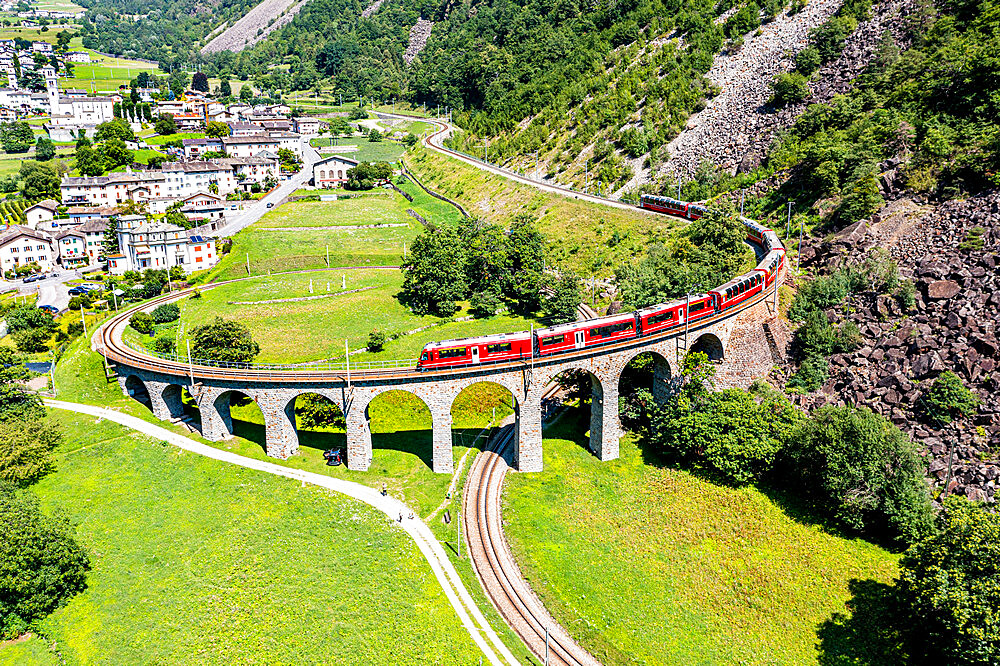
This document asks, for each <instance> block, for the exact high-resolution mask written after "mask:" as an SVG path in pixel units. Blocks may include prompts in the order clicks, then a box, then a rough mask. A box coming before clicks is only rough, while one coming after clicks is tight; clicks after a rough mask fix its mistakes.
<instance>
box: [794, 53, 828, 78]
mask: <svg viewBox="0 0 1000 666" xmlns="http://www.w3.org/2000/svg"><path fill="white" fill-rule="evenodd" d="M821 64H822V60H821V59H820V57H819V51H817V50H816V47H815V46H807V47H806V48H804V49H802V50H801V51H799V52H798V53H796V54H795V68H796V69H797V70H799V71H800V72H802V74H803V75H804V76H809V75H810V74H812V73H813V72H815V71H816V70H817V69H819V66H820V65H821Z"/></svg>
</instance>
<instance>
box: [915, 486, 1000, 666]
mask: <svg viewBox="0 0 1000 666" xmlns="http://www.w3.org/2000/svg"><path fill="white" fill-rule="evenodd" d="M944 504H945V511H944V513H943V514H942V520H941V523H942V525H941V527H942V529H941V530H940V532H939V533H938V534H936V535H934V536H932V537H930V538H928V539H926V540H924V541H922V542H920V543H918V544H916V545H914V546H913V547H912V548H910V549H909V550H908V551H907V552H906V553H905V554H904V555H903V558H902V559H901V560H900V563H899V564H900V575H899V582H898V583H897V593H898V599H899V601H900V607H901V608H900V610H901V622H900V625H901V626H900V629H902V631H903V632H904V635H905V636H906V640H905V647H906V650H907V652H909V657H910V663H915V664H996V663H1000V640H998V639H997V635H998V627H997V618H998V617H1000V595H998V594H997V590H1000V572H998V569H997V561H998V560H1000V540H998V539H997V535H998V534H1000V516H998V515H997V514H995V513H993V512H991V511H987V510H984V509H983V508H981V507H978V506H976V505H974V504H972V503H970V502H969V501H968V500H965V499H964V498H960V497H949V498H948V499H946V500H945V503H944Z"/></svg>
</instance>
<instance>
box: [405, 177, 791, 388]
mask: <svg viewBox="0 0 1000 666" xmlns="http://www.w3.org/2000/svg"><path fill="white" fill-rule="evenodd" d="M640 206H642V207H643V208H648V209H650V210H657V211H660V212H664V213H669V214H671V215H683V216H685V217H687V218H688V219H698V218H699V217H701V216H702V215H704V214H705V212H707V210H708V209H707V208H705V207H704V206H702V205H699V204H689V203H685V202H683V201H677V200H676V199H670V198H669V197H660V196H655V195H648V194H644V195H643V196H642V198H641V203H640ZM742 221H743V223H744V224H745V225H746V226H747V241H749V242H751V243H753V244H755V245H758V246H760V247H762V248H764V249H765V250H766V251H767V254H766V255H765V256H764V259H763V260H762V261H761V262H760V263H759V264H758V265H757V267H756V268H754V269H753V270H751V271H748V272H747V273H744V274H743V275H741V276H739V277H738V278H735V279H734V280H730V281H729V282H727V283H726V284H724V285H722V286H720V287H716V288H715V289H712V290H710V291H709V292H708V293H707V294H697V295H694V296H692V297H691V298H690V301H688V300H687V299H685V300H684V301H675V302H673V303H663V304H660V305H652V306H650V307H647V308H643V309H641V310H636V311H635V312H624V313H621V314H617V315H611V316H608V317H598V318H596V319H588V320H586V321H575V322H571V323H569V324H561V325H559V326H552V327H549V328H540V329H536V330H535V331H533V332H528V331H521V332H518V333H503V334H499V335H488V336H484V337H476V338H463V339H459V340H444V341H441V342H432V343H430V344H428V345H427V346H426V347H424V349H423V351H422V352H421V354H420V360H419V361H418V362H417V368H418V369H420V370H429V369H434V368H454V367H459V366H469V365H480V364H483V363H497V362H503V361H516V360H522V359H531V358H532V357H535V356H538V357H544V356H550V355H553V354H561V353H566V352H570V351H573V350H576V349H585V348H588V347H597V346H600V345H605V344H609V343H613V342H620V341H622V340H631V339H633V338H638V337H642V336H646V335H655V334H660V333H662V332H664V331H669V330H670V329H673V328H677V327H680V326H684V325H685V324H690V323H694V322H697V321H700V320H701V319H704V318H706V317H710V316H713V315H717V314H721V313H723V312H725V311H726V310H728V309H730V308H734V307H736V306H738V305H740V304H741V303H744V302H746V301H748V300H750V299H752V298H754V297H755V296H757V295H758V294H760V293H762V292H763V291H765V290H766V289H769V288H770V287H771V285H773V284H774V281H775V279H776V278H777V276H778V275H779V274H780V273H781V271H782V269H783V268H784V266H785V248H784V247H783V246H782V245H781V241H780V240H779V239H778V236H777V234H775V233H774V232H773V231H771V230H770V229H768V228H766V227H764V226H762V225H761V224H760V223H758V222H755V221H754V220H750V219H747V218H742Z"/></svg>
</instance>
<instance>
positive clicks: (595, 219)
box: [404, 146, 680, 276]
mask: <svg viewBox="0 0 1000 666" xmlns="http://www.w3.org/2000/svg"><path fill="white" fill-rule="evenodd" d="M404 162H405V163H406V166H407V167H408V168H410V169H411V170H412V171H413V172H414V173H416V174H417V176H418V177H419V178H420V179H421V181H422V182H423V183H424V185H426V186H427V187H429V188H431V189H432V190H435V191H437V192H438V193H440V194H443V195H445V196H447V197H450V198H452V199H455V200H457V201H458V202H459V203H461V204H462V205H463V206H465V209H466V210H467V211H468V212H469V214H470V215H472V216H474V217H478V218H480V219H484V220H487V221H490V222H497V223H500V224H505V225H506V224H509V223H510V220H511V219H512V218H513V217H515V216H516V215H518V214H526V215H529V216H531V217H532V218H535V219H537V220H538V221H539V228H540V229H541V230H542V231H543V232H544V233H545V235H546V237H547V238H548V239H549V247H548V258H549V261H551V262H553V263H556V264H560V265H563V266H566V267H568V268H571V269H573V270H574V271H576V272H577V273H578V274H580V275H583V276H590V275H597V276H607V275H610V274H612V273H613V272H614V270H615V269H616V268H618V267H619V266H620V265H621V264H622V263H624V262H632V261H635V258H636V257H639V256H642V254H643V253H644V252H645V250H646V248H647V247H649V246H650V245H651V244H653V243H655V242H657V241H662V240H664V239H666V238H668V237H669V236H670V234H671V233H672V231H673V230H674V229H676V228H677V227H678V226H679V224H680V223H679V222H678V221H676V220H673V219H671V218H667V217H665V216H657V215H655V214H651V213H644V212H640V211H639V210H638V209H635V210H621V209H617V208H610V207H607V206H601V205H598V204H591V203H587V202H584V201H578V200H574V199H571V198H569V197H565V196H562V195H558V194H547V193H544V192H540V191H538V190H536V189H534V188H532V187H529V186H528V185H522V184H519V183H516V182H512V181H510V180H508V179H506V178H502V177H500V176H494V175H492V174H488V173H486V172H484V171H481V170H479V169H477V168H475V167H473V166H469V165H466V164H464V163H462V162H458V161H456V160H453V159H451V158H449V157H445V156H442V155H439V154H437V153H432V152H430V151H428V150H427V149H426V148H424V147H422V146H416V147H415V148H414V149H413V150H411V151H409V152H408V153H407V154H406V157H405V159H404Z"/></svg>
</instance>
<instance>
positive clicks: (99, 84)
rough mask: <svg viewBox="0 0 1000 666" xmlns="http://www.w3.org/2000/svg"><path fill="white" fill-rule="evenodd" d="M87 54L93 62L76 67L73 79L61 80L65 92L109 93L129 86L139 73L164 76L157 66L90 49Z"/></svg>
mask: <svg viewBox="0 0 1000 666" xmlns="http://www.w3.org/2000/svg"><path fill="white" fill-rule="evenodd" d="M74 41H75V40H74ZM87 52H88V53H90V57H91V62H89V63H79V64H76V65H74V68H73V76H72V77H71V78H62V79H59V87H60V88H62V89H64V90H65V89H67V88H81V89H83V90H86V91H88V92H89V91H90V90H92V89H93V90H94V91H97V92H108V91H112V90H117V89H118V87H119V86H122V85H128V84H129V82H130V81H131V80H132V79H133V78H135V77H136V75H138V74H139V72H143V71H146V72H152V73H154V74H156V75H157V76H162V75H163V72H161V71H160V69H159V67H157V66H156V65H151V64H149V63H146V62H140V61H138V60H129V59H127V58H115V57H109V56H104V55H101V54H99V53H97V52H95V51H91V50H89V49H88V50H87Z"/></svg>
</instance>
